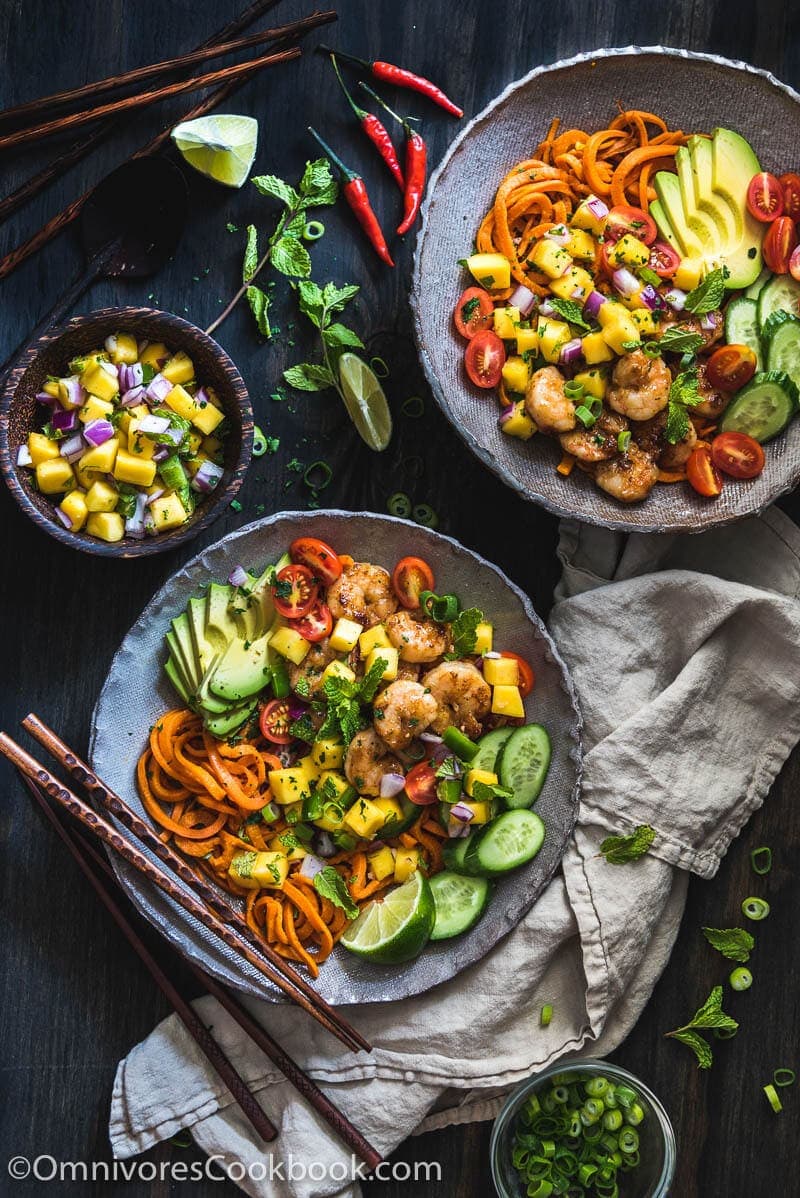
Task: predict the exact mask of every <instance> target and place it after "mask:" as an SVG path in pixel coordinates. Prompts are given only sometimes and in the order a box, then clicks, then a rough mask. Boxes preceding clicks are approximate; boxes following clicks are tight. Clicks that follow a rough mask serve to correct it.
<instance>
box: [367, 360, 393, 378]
mask: <svg viewBox="0 0 800 1198" xmlns="http://www.w3.org/2000/svg"><path fill="white" fill-rule="evenodd" d="M369 364H370V368H371V370H372V373H373V374H374V375H376V376H377V377H378V378H379V379H388V377H389V367H388V366H387V365H386V363H385V362H384V360H383V358H378V357H375V358H370V360H369Z"/></svg>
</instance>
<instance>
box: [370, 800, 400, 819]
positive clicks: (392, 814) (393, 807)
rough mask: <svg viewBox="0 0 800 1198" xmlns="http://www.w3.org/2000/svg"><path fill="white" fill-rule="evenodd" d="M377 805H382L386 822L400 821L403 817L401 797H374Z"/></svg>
mask: <svg viewBox="0 0 800 1198" xmlns="http://www.w3.org/2000/svg"><path fill="white" fill-rule="evenodd" d="M372 801H373V803H374V804H375V806H376V807H380V809H381V811H382V812H383V814H384V817H385V823H386V824H390V823H399V822H400V820H401V819H402V818H403V808H402V806H401V804H400V800H399V799H395V798H392V799H373V800H372Z"/></svg>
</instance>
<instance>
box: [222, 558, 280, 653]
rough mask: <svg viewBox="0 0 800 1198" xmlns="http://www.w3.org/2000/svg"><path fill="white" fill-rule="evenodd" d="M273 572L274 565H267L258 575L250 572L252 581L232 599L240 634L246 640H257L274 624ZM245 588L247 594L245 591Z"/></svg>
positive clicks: (249, 576)
mask: <svg viewBox="0 0 800 1198" xmlns="http://www.w3.org/2000/svg"><path fill="white" fill-rule="evenodd" d="M273 574H274V569H273V567H272V566H267V568H266V570H265V571H264V573H263V574H261V575H260V576H258V577H256V576H255V575H253V574H249V575H248V579H249V580H250V581H249V582H248V583H247V585H246V587H243V588H240V592H239V594H238V595H236V596H235V597H234V599H233V601H232V605H233V608H234V610H235V612H236V616H237V621H238V624H239V630H240V635H241V636H243V637H244V639H245V640H248V641H254V640H257V639H258V637H260V636H263V635H264V633H265V632H266V631H267V629H268V628H269V627H270V625H271V624H272V621H273V618H274V615H275V604H274V602H273V598H272V586H271V582H272V578H273ZM245 590H246V591H247V592H248V593H247V594H245V593H244V591H245Z"/></svg>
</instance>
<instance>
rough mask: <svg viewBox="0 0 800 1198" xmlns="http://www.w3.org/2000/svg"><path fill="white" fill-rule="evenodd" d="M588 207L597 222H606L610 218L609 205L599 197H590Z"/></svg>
mask: <svg viewBox="0 0 800 1198" xmlns="http://www.w3.org/2000/svg"><path fill="white" fill-rule="evenodd" d="M586 207H587V208H588V209H589V211H590V212H591V214H592V216H593V217H595V219H596V220H605V218H606V217H607V216H608V212H609V208H608V204H606V203H605V202H604V201H603V200H601V199H599V197H598V196H589V199H588V200H587V201H586Z"/></svg>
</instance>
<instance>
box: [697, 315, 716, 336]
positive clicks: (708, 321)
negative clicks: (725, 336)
mask: <svg viewBox="0 0 800 1198" xmlns="http://www.w3.org/2000/svg"><path fill="white" fill-rule="evenodd" d="M717 324H718V320H717V317H716V316H715V314H714V313H713V312H706V313H705V315H704V316H701V317H700V328H701V329H703V330H704V332H706V333H713V332H714V330H715V329H716V327H717Z"/></svg>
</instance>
